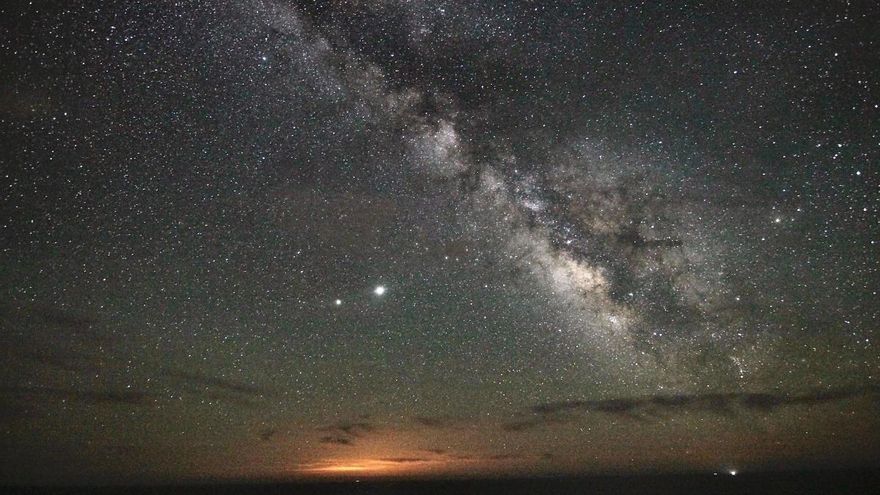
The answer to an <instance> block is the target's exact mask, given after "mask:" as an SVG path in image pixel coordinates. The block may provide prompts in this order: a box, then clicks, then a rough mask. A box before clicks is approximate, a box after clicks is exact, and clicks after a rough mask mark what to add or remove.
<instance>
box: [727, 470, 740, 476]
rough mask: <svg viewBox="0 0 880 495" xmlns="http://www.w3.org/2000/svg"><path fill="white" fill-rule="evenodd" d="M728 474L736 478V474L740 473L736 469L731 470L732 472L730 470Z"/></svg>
mask: <svg viewBox="0 0 880 495" xmlns="http://www.w3.org/2000/svg"><path fill="white" fill-rule="evenodd" d="M727 472H728V473H729V474H730V475H731V476H736V473H738V471H737V470H736V469H730V470H728V471H727Z"/></svg>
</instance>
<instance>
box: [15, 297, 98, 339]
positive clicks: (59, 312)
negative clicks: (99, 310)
mask: <svg viewBox="0 0 880 495" xmlns="http://www.w3.org/2000/svg"><path fill="white" fill-rule="evenodd" d="M0 317H2V318H4V319H6V318H8V319H11V320H12V322H13V323H16V322H19V323H20V322H24V321H30V322H35V323H42V324H45V325H49V326H51V327H54V328H57V329H62V330H71V331H76V332H85V331H88V330H90V329H91V328H92V326H93V325H95V324H97V323H98V322H99V319H98V317H97V316H96V315H93V314H88V313H84V312H80V311H76V310H71V309H65V308H59V307H57V306H51V305H48V304H3V305H0Z"/></svg>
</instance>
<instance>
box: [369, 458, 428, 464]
mask: <svg viewBox="0 0 880 495" xmlns="http://www.w3.org/2000/svg"><path fill="white" fill-rule="evenodd" d="M379 460H380V461H385V462H393V463H395V464H410V463H414V462H431V459H426V458H424V457H384V458H382V459H379Z"/></svg>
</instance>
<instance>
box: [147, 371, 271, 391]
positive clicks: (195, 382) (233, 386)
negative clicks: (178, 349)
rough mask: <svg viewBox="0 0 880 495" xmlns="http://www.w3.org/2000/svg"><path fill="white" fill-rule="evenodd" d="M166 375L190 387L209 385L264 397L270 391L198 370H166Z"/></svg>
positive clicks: (214, 387) (223, 389) (220, 389)
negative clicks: (205, 373)
mask: <svg viewBox="0 0 880 495" xmlns="http://www.w3.org/2000/svg"><path fill="white" fill-rule="evenodd" d="M164 375H165V376H167V377H169V378H171V379H173V380H176V381H179V382H181V383H183V384H185V385H187V386H189V387H190V388H193V387H202V388H205V387H209V388H213V389H216V390H218V391H223V392H231V393H235V394H241V395H247V396H253V397H263V396H265V395H268V392H267V391H266V390H263V389H261V388H260V387H257V386H255V385H248V384H246V383H240V382H236V381H233V380H228V379H226V378H218V377H215V376H208V375H204V374H202V373H198V372H192V371H183V370H166V371H165V372H164Z"/></svg>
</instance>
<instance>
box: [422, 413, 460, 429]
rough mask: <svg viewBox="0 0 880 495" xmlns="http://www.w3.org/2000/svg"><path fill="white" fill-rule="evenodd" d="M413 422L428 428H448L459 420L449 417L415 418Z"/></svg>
mask: <svg viewBox="0 0 880 495" xmlns="http://www.w3.org/2000/svg"><path fill="white" fill-rule="evenodd" d="M413 421H415V422H416V423H418V424H420V425H422V426H426V427H428V428H450V427H452V426H455V424H456V423H458V422H459V421H460V420H458V419H456V418H453V417H450V416H416V417H414V418H413Z"/></svg>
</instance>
